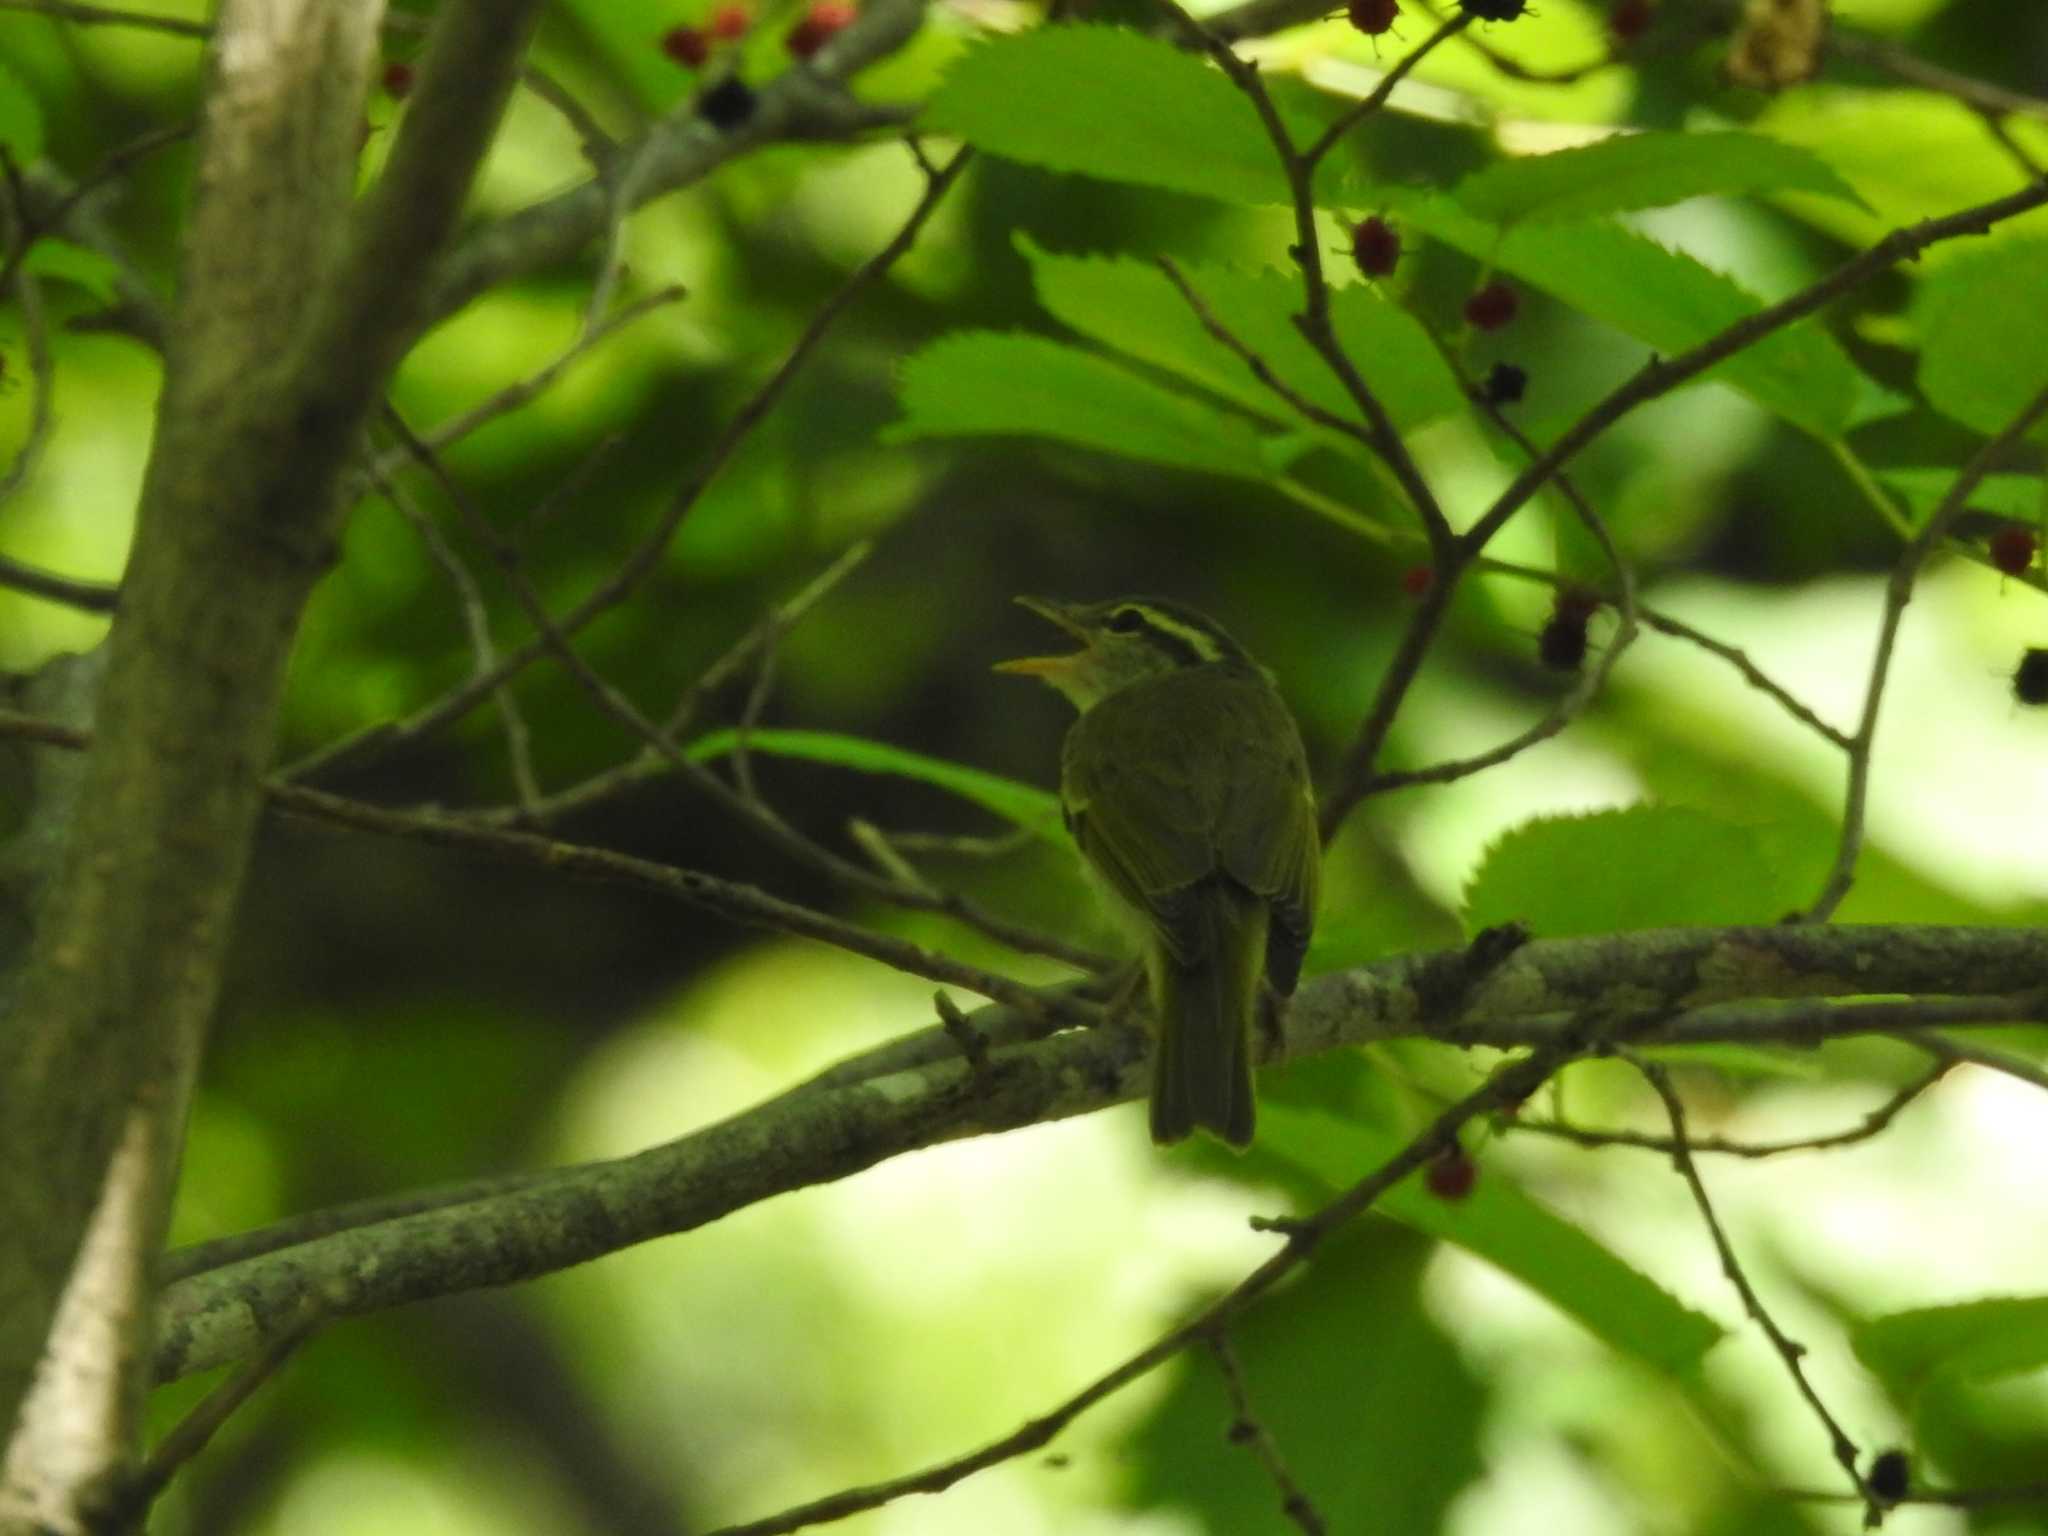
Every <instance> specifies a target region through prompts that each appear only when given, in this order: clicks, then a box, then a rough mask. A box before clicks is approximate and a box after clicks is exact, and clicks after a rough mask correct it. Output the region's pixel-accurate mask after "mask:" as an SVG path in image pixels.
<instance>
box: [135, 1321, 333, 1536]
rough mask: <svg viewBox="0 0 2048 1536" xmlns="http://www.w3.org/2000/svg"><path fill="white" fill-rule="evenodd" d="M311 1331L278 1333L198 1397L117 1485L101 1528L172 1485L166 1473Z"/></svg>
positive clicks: (201, 1446) (198, 1447) (201, 1445)
mask: <svg viewBox="0 0 2048 1536" xmlns="http://www.w3.org/2000/svg"><path fill="white" fill-rule="evenodd" d="M313 1332H314V1325H312V1324H307V1325H305V1326H302V1327H299V1328H295V1329H293V1330H291V1331H290V1332H288V1333H285V1334H283V1335H281V1336H280V1337H279V1338H277V1339H276V1340H275V1341H274V1342H272V1343H271V1344H269V1345H268V1346H266V1347H265V1349H264V1350H263V1352H262V1353H261V1354H259V1355H257V1356H256V1357H255V1358H253V1359H252V1360H250V1361H249V1363H248V1364H247V1365H245V1366H243V1367H242V1368H241V1369H240V1370H239V1371H236V1372H235V1373H234V1374H233V1375H232V1376H230V1377H228V1379H227V1380H226V1381H223V1382H222V1383H221V1384H220V1385H219V1386H217V1387H215V1388H214V1389H213V1390H212V1391H211V1392H209V1393H207V1394H206V1396H205V1397H203V1398H201V1399H200V1400H199V1402H198V1403H197V1404H196V1405H195V1406H194V1407H193V1409H192V1411H191V1412H190V1413H188V1414H186V1415H185V1417H184V1418H182V1419H180V1420H179V1421H178V1422H177V1423H176V1424H175V1425H174V1426H172V1428H171V1430H170V1433H168V1434H166V1435H165V1436H164V1437H163V1439H162V1440H160V1441H158V1442H157V1446H156V1449H154V1450H153V1451H151V1452H150V1453H149V1460H148V1461H146V1462H145V1463H143V1465H142V1467H141V1469H140V1470H139V1471H137V1472H136V1474H135V1477H134V1479H133V1480H132V1481H131V1482H130V1483H128V1485H127V1486H126V1487H124V1488H122V1489H121V1491H120V1494H119V1495H118V1496H117V1498H116V1499H115V1502H114V1507H113V1508H112V1509H111V1510H110V1511H108V1514H107V1525H106V1528H107V1529H109V1530H114V1531H118V1530H123V1529H125V1528H127V1527H128V1525H129V1523H130V1522H131V1521H134V1520H136V1519H137V1518H138V1517H139V1516H140V1515H141V1514H142V1512H143V1511H144V1510H146V1509H148V1508H149V1506H150V1505H151V1504H153V1503H155V1502H156V1499H157V1496H158V1495H160V1494H161V1493H162V1492H163V1491H164V1490H165V1489H166V1488H168V1487H169V1486H170V1485H171V1479H172V1478H174V1477H176V1476H177V1475H178V1473H179V1471H180V1470H182V1469H183V1468H184V1467H185V1465H186V1464H187V1463H188V1462H191V1461H193V1460H194V1459H195V1458H197V1457H198V1455H199V1453H200V1452H201V1451H203V1450H205V1449H206V1447H207V1444H208V1443H209V1442H210V1441H211V1440H212V1439H213V1437H214V1436H215V1435H216V1434H218V1433H219V1432H220V1429H221V1426H222V1425H224V1424H226V1423H227V1421H228V1420H229V1419H230V1418H232V1417H233V1416H234V1413H235V1410H236V1409H238V1408H240V1407H241V1406H242V1404H244V1403H246V1402H247V1401H248V1400H249V1399H250V1398H251V1397H253V1396H254V1395H255V1393H256V1389H257V1388H258V1387H260V1386H262V1385H263V1384H264V1383H265V1382H266V1381H268V1380H270V1378H271V1377H272V1376H275V1375H276V1374H277V1373H278V1371H279V1370H280V1369H282V1367H283V1366H284V1363H285V1362H286V1361H287V1360H289V1359H291V1357H292V1356H293V1355H295V1354H297V1353H298V1350H299V1346H300V1345H302V1344H304V1343H305V1342H306V1340H307V1339H308V1338H310V1337H311V1336H312V1334H313Z"/></svg>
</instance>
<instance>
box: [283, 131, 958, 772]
mask: <svg viewBox="0 0 2048 1536" xmlns="http://www.w3.org/2000/svg"><path fill="white" fill-rule="evenodd" d="M971 155H972V151H971V150H967V149H962V150H959V151H958V152H956V153H955V154H954V156H953V158H952V159H951V160H949V161H948V162H947V163H946V164H945V165H944V166H943V167H942V168H941V169H940V170H939V172H938V174H937V175H936V176H934V177H933V178H932V179H931V181H930V182H929V184H927V186H926V187H925V190H924V193H923V195H922V196H921V197H919V199H918V201H917V205H916V206H915V207H914V208H913V209H912V210H911V212H910V215H909V217H908V218H907V219H905V221H904V223H903V225H902V227H901V228H900V229H898V230H897V232H896V234H895V235H894V236H893V237H892V238H891V239H890V240H889V242H888V243H887V244H886V245H884V246H883V247H882V249H881V250H879V251H877V252H876V253H875V255H873V256H872V257H870V258H869V259H868V260H867V261H866V262H865V263H864V264H863V265H862V266H861V267H860V268H859V269H858V270H857V271H855V272H854V273H853V274H852V275H851V276H850V277H848V279H847V280H846V282H845V283H843V284H841V285H840V287H839V289H838V290H837V291H836V292H835V293H834V294H833V295H832V297H831V298H829V299H827V300H826V301H825V303H824V304H822V305H821V306H820V307H819V308H818V310H817V312H816V313H815V314H813V315H812V316H811V318H810V320H809V321H808V322H807V323H806V325H805V327H804V329H803V332H802V334H801V335H799V336H798V338H797V340H796V342H795V344H794V345H793V346H792V347H791V348H790V350H789V352H788V353H787V354H786V355H785V356H784V357H783V359H782V361H781V362H780V363H779V364H778V365H777V366H776V368H775V369H774V371H773V372H772V373H770V374H769V376H768V377H767V379H766V380H764V381H763V382H762V384H761V386H760V388H759V389H757V390H755V392H754V393H753V395H752V396H751V397H750V398H749V399H748V400H747V402H746V404H744V405H743V406H741V407H740V409H739V410H738V411H737V412H736V413H735V414H734V415H733V417H732V419H731V420H730V421H728V422H727V423H726V425H725V427H724V429H723V430H722V431H721V432H720V433H719V435H718V437H717V439H716V440H715V441H714V442H713V443H712V445H711V447H710V449H709V450H708V451H707V452H706V453H705V455H704V457H703V459H702V460H701V461H700V462H699V463H698V465H697V466H696V468H695V470H694V471H693V472H692V473H691V474H690V476H689V477H688V479H687V480H686V481H685V482H684V484H683V485H682V487H681V488H680V489H679V490H678V491H677V493H676V494H675V496H674V497H672V498H671V499H670V502H669V505H668V507H667V509H666V510H665V511H664V513H663V515H662V517H661V520H660V522H659V523H658V524H657V525H656V527H655V528H654V529H652V530H651V531H650V532H649V533H648V535H647V536H646V537H645V538H644V539H642V540H641V542H640V543H639V544H638V545H637V546H636V547H635V548H634V549H633V550H632V551H631V552H629V553H628V555H627V556H626V558H625V559H624V560H622V561H621V562H620V563H619V565H618V567H617V568H616V569H615V570H614V571H613V573H612V574H611V576H610V577H608V578H607V579H606V580H605V581H603V582H602V583H600V584H599V586H598V587H597V588H596V590H594V591H592V592H591V593H590V594H589V595H587V596H586V597H585V598H584V599H583V600H582V601H581V602H579V603H577V604H576V605H575V606H574V607H573V608H571V609H570V610H569V611H568V612H567V613H565V614H563V615H562V616H561V618H560V619H558V620H557V621H556V625H557V627H558V628H559V629H560V631H561V633H562V634H564V635H573V634H575V633H576V632H577V631H578V630H580V629H582V628H583V627H584V626H585V625H587V624H589V623H590V621H591V620H592V619H594V618H596V617H597V616H598V615H599V614H602V613H606V612H608V611H609V610H610V609H612V608H613V607H614V606H616V605H617V604H618V603H620V602H622V601H624V600H625V599H626V598H627V597H629V596H631V595H632V593H633V592H634V591H635V590H636V589H637V588H638V587H639V585H640V584H641V582H643V581H644V580H645V579H646V578H647V577H648V576H649V575H651V574H652V573H653V572H654V571H656V570H658V569H659V568H660V566H661V563H662V560H663V559H664V557H665V556H666V554H667V551H668V548H669V545H670V543H671V542H672V540H673V539H674V536H675V534H676V531H677V530H678V529H679V528H680V527H681V526H682V524H683V520H684V519H685V518H686V517H688V516H689V514H690V511H691V509H692V508H694V507H695V506H696V505H697V503H698V501H699V499H700V498H701V497H702V496H703V494H704V492H705V491H706V490H707V489H708V488H709V487H710V485H711V483H712V481H713V480H714V479H716V478H717V476H718V475H719V473H720V472H721V471H722V470H723V469H724V468H725V466H726V464H727V463H728V462H730V461H731V459H732V456H733V455H734V454H735V453H737V452H738V451H739V448H740V445H741V444H742V443H744V442H745V441H746V440H747V438H748V437H749V436H750V435H751V434H752V432H753V430H754V428H755V427H756V426H758V425H759V424H760V423H761V421H762V420H763V419H764V418H765V417H766V416H767V415H768V413H769V412H770V411H771V410H773V409H774V407H775V405H776V404H777V403H778V402H779V401H780V400H781V398H782V396H783V394H784V392H785V391H786V390H787V389H788V387H789V385H790V383H791V381H792V380H793V379H794V378H795V377H796V374H797V372H798V371H799V370H800V369H801V368H802V367H803V365H804V363H805V362H806V361H808V360H809V358H810V356H811V354H812V353H813V352H814V351H816V350H817V347H818V344H819V343H820V342H821V341H823V340H824V337H825V333H826V332H827V331H828V330H829V329H830V328H831V326H832V323H833V322H834V321H835V320H837V319H838V318H839V316H840V315H841V314H842V313H843V312H844V311H845V310H846V308H847V306H848V305H850V304H851V303H852V302H853V300H854V299H855V298H856V297H857V296H858V295H859V294H861V293H862V292H863V291H865V290H866V289H867V288H868V286H869V285H870V284H872V283H873V282H874V281H875V280H876V279H878V278H879V277H881V276H882V274H883V273H885V272H887V271H888V270H889V268H890V267H892V266H894V265H895V263H896V261H897V260H898V258H900V257H901V256H902V255H903V254H904V252H906V251H908V250H909V249H910V247H911V246H912V245H913V244H915V243H916V240H917V236H918V234H919V232H920V231H921V230H922V229H923V228H924V226H925V223H926V221H927V220H929V219H930V218H931V216H932V214H933V213H934V212H935V211H936V210H937V208H938V206H939V203H940V201H941V200H942V199H943V198H944V197H945V194H946V191H947V189H948V188H950V187H951V186H952V185H953V183H954V182H955V181H957V180H958V179H959V177H960V175H961V173H962V172H963V171H965V170H966V168H967V166H968V164H969V161H970V158H971ZM548 650H549V645H548V642H547V640H546V639H544V638H541V639H535V640H533V641H530V642H528V643H527V644H525V645H522V646H520V647H518V648H517V649H515V650H513V651H511V652H510V653H509V654H508V655H506V656H505V658H504V659H503V660H502V661H500V662H499V664H498V666H497V667H496V668H495V669H494V671H493V672H492V674H491V675H489V676H488V677H482V678H472V679H470V681H469V682H467V683H465V684H463V685H461V686H460V687H458V688H456V689H454V690H453V691H451V692H450V693H448V694H446V695H445V696H443V697H442V698H440V699H437V700H435V701H434V702H433V703H431V704H428V705H426V706H424V707H423V708H421V709H418V710H415V711H414V712H413V713H412V714H410V715H408V716H406V717H405V718H404V719H402V720H397V721H388V722H386V723H384V724H382V725H378V726H372V727H370V728H369V729H367V730H364V731H359V732H357V733H356V734H355V735H353V736H350V737H347V738H345V739H343V740H340V741H336V742H331V743H329V744H328V745H327V746H325V747H323V748H320V749H319V750H318V751H315V752H313V753H311V754H309V755H308V756H306V757H305V758H302V759H301V760H299V761H298V762H297V763H294V764H292V765H290V766H289V767H287V768H286V769H285V777H287V778H289V779H293V780H301V779H307V778H311V777H313V776H315V775H317V774H320V773H323V772H328V771H331V770H333V769H335V768H337V767H339V766H341V765H342V764H344V763H348V764H355V763H359V762H360V761H361V760H362V759H363V758H364V757H366V756H367V755H369V754H370V753H372V752H381V751H388V750H389V749H391V748H393V747H396V746H400V745H403V744H405V743H407V742H411V741H415V740H417V739H418V738H419V737H421V736H424V735H426V734H427V733H428V732H430V731H434V730H437V729H439V728H440V727H441V726H443V725H446V724H447V723H448V722H450V721H452V720H455V719H457V718H459V717H461V716H462V715H464V714H466V713H467V712H468V711H469V710H471V709H472V708H474V707H475V706H476V704H477V703H478V702H479V701H480V700H482V699H484V698H486V697H488V696H489V693H490V690H491V689H492V688H494V687H495V686H497V684H498V683H500V682H502V681H503V680H504V679H505V678H507V677H510V676H511V675H512V674H513V673H514V672H517V671H519V670H520V669H521V668H523V667H526V666H529V665H531V664H532V663H533V662H534V661H535V660H537V659H538V658H540V657H541V656H544V655H546V654H547V653H548Z"/></svg>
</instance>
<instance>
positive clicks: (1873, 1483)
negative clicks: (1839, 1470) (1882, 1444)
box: [1863, 1446, 1913, 1504]
mask: <svg viewBox="0 0 2048 1536" xmlns="http://www.w3.org/2000/svg"><path fill="white" fill-rule="evenodd" d="M1863 1480H1864V1481H1865V1482H1866V1483H1868V1484H1870V1491H1871V1492H1872V1493H1874V1494H1876V1495H1877V1497H1879V1498H1880V1499H1883V1500H1884V1501H1885V1503H1887V1504H1896V1503H1898V1502H1899V1500H1901V1499H1903V1498H1904V1497H1905V1496H1906V1494H1907V1492H1908V1491H1909V1490H1910V1489H1911V1488H1912V1484H1913V1464H1912V1462H1911V1461H1910V1460H1908V1459H1907V1456H1906V1453H1905V1452H1904V1451H1902V1450H1900V1449H1899V1448H1898V1447H1897V1446H1893V1447H1892V1448H1891V1449H1890V1450H1888V1451H1880V1452H1878V1453H1877V1455H1875V1456H1873V1457H1872V1458H1871V1460H1870V1470H1869V1471H1868V1472H1866V1473H1865V1474H1864V1475H1863Z"/></svg>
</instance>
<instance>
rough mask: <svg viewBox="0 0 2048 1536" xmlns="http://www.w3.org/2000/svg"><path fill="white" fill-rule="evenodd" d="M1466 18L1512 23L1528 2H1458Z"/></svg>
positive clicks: (1484, 0) (1516, 0)
mask: <svg viewBox="0 0 2048 1536" xmlns="http://www.w3.org/2000/svg"><path fill="white" fill-rule="evenodd" d="M1458 4H1459V5H1460V6H1462V7H1463V8H1464V12H1465V14H1466V15H1467V16H1477V17H1478V18H1479V19H1480V20H1481V21H1513V20H1514V19H1515V18H1516V17H1517V16H1519V15H1521V14H1522V11H1523V9H1524V8H1525V7H1526V6H1527V4H1528V0H1458Z"/></svg>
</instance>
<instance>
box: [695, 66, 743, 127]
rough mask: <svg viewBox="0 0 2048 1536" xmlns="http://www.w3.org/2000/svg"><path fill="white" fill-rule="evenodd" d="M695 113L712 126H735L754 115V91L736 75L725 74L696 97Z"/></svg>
mask: <svg viewBox="0 0 2048 1536" xmlns="http://www.w3.org/2000/svg"><path fill="white" fill-rule="evenodd" d="M697 115H698V116H699V117H701V118H703V119H704V121H705V122H707V123H709V124H710V125H711V126H712V127H714V128H737V127H739V125H740V124H741V123H744V122H745V121H746V120H747V119H748V118H750V117H752V116H753V115H754V93H753V92H752V91H750V90H748V89H747V82H746V81H744V80H742V79H741V78H740V77H739V76H738V75H727V76H726V77H725V78H724V79H723V80H721V81H719V82H718V84H716V85H714V86H712V87H711V88H710V89H709V90H707V91H705V93H704V94H703V95H702V96H699V97H698V98H697Z"/></svg>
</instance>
